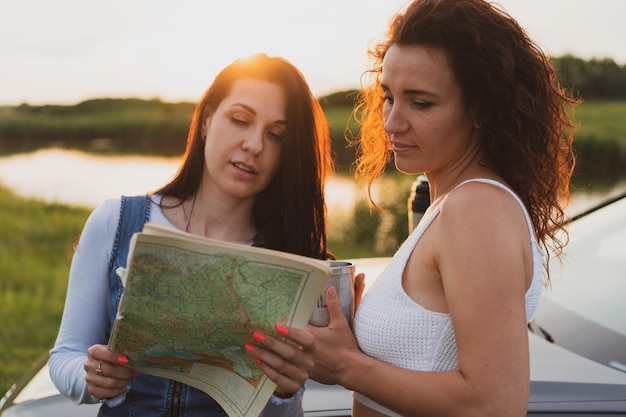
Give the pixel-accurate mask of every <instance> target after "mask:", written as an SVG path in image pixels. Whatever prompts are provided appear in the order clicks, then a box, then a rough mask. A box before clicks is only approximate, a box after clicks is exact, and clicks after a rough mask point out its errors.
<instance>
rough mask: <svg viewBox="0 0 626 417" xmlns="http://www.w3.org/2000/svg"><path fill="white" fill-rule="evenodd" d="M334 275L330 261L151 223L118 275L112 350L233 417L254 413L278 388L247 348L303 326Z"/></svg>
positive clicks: (137, 366) (133, 365) (141, 369)
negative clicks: (257, 336) (280, 327)
mask: <svg viewBox="0 0 626 417" xmlns="http://www.w3.org/2000/svg"><path fill="white" fill-rule="evenodd" d="M329 272H330V270H329V267H328V266H327V263H326V262H324V261H319V260H315V259H310V258H305V257H300V256H297V255H291V254H286V253H282V252H277V251H272V250H268V249H261V248H254V247H249V246H245V245H237V244H230V243H225V242H220V241H214V240H209V239H204V238H200V237H196V236H192V235H188V234H186V233H182V232H178V231H174V230H170V229H166V228H162V227H159V226H155V225H152V224H147V225H146V227H145V228H144V231H143V232H142V233H140V234H137V235H135V238H134V241H133V243H132V244H131V251H130V253H129V259H128V268H127V270H125V271H123V272H122V275H123V279H125V281H126V282H125V290H124V294H123V296H122V299H121V301H120V306H119V310H118V315H117V319H116V322H115V325H114V329H113V334H112V336H111V339H110V342H109V348H110V349H112V350H114V351H116V352H118V353H121V354H123V355H126V356H127V357H128V358H129V366H132V367H133V368H134V369H136V370H138V371H140V372H145V373H149V374H152V375H156V376H162V377H167V378H171V379H174V380H178V381H181V382H183V383H186V384H188V385H191V386H194V387H196V388H198V389H201V390H203V391H205V392H207V393H208V394H209V395H211V396H212V397H213V398H214V399H215V400H216V401H218V402H219V403H220V405H222V407H223V408H224V409H225V410H226V411H227V412H228V414H229V416H257V415H258V414H259V413H260V411H261V410H262V409H263V407H264V406H265V404H266V403H267V401H268V400H269V397H270V396H271V394H272V392H273V391H274V389H275V385H274V384H273V383H272V382H271V381H270V380H269V379H267V377H265V375H264V374H263V373H262V372H261V371H260V370H259V368H258V367H257V366H256V363H255V361H254V357H253V356H251V355H249V354H247V353H246V352H245V350H244V345H245V344H246V343H247V342H249V341H250V340H251V335H252V333H253V332H254V331H255V330H260V331H263V332H266V333H268V332H271V333H272V334H276V333H275V332H274V330H273V329H274V328H275V325H276V324H277V323H280V324H284V325H288V326H294V327H301V328H303V327H305V326H306V324H307V322H308V319H309V317H310V315H311V311H312V309H313V306H314V304H315V302H316V300H317V298H318V296H319V294H320V291H321V290H322V288H323V286H324V284H325V282H326V280H327V278H328V273H329ZM259 407H260V408H259Z"/></svg>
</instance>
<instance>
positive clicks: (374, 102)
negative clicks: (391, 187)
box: [352, 0, 580, 254]
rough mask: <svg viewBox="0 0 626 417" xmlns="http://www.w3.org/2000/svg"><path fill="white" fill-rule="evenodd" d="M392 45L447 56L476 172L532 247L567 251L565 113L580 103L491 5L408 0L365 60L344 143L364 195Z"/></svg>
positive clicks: (385, 159) (371, 176) (379, 159)
mask: <svg viewBox="0 0 626 417" xmlns="http://www.w3.org/2000/svg"><path fill="white" fill-rule="evenodd" d="M393 44H398V45H404V46H406V45H425V46H429V47H435V48H440V49H442V50H444V51H445V52H446V53H447V56H448V58H449V62H450V64H451V67H452V71H453V74H454V76H455V78H456V81H457V82H458V84H459V86H460V88H461V91H462V94H463V99H464V101H465V102H466V104H467V105H468V106H472V107H473V108H476V109H477V111H478V113H477V115H478V117H477V120H479V121H480V125H481V131H482V139H481V141H482V144H481V146H482V149H483V152H484V155H485V157H484V160H483V161H482V163H483V164H485V165H488V166H490V167H491V168H493V169H494V170H495V171H496V172H497V173H498V174H499V175H500V176H502V178H503V179H504V180H505V181H506V182H507V183H508V184H509V185H510V186H511V187H512V188H513V190H514V191H515V192H516V193H517V194H518V195H519V197H520V198H521V199H522V201H523V202H524V205H525V206H526V208H527V209H528V211H529V213H530V216H531V219H532V222H533V225H534V229H535V233H536V235H537V238H538V239H539V240H540V241H541V242H543V243H544V244H545V245H548V246H550V247H552V249H553V250H555V252H556V254H560V253H561V252H562V249H563V247H564V246H565V244H566V243H567V233H566V231H565V229H564V228H565V224H566V216H565V213H564V207H565V205H566V204H567V202H568V201H569V184H570V178H571V175H572V172H573V169H574V164H575V156H574V152H573V149H572V141H573V135H574V131H575V129H576V125H575V123H574V121H573V109H574V106H575V105H576V104H578V103H579V102H580V100H579V99H578V98H576V97H574V95H573V94H572V93H571V91H568V90H567V89H565V88H563V87H562V86H561V85H560V84H559V82H558V77H557V74H556V71H555V69H554V67H553V65H552V63H551V61H550V59H549V57H547V56H546V55H544V53H543V52H542V51H541V49H540V48H539V47H538V46H537V45H536V44H535V43H534V42H533V41H532V40H531V39H530V38H529V37H528V35H527V34H526V32H525V31H524V29H523V28H522V27H521V26H520V25H519V24H518V23H517V22H516V21H515V20H514V19H513V18H512V17H511V16H510V15H509V14H507V13H506V12H505V11H503V10H502V9H499V8H498V7H497V6H496V5H493V4H490V3H487V2H485V1H483V0H415V1H413V2H412V3H411V4H409V5H408V6H407V8H406V10H404V12H403V13H399V14H398V15H396V16H395V17H394V18H393V20H392V21H391V24H390V26H389V29H388V33H387V38H386V40H384V41H382V42H381V43H379V44H377V45H376V46H375V47H374V48H373V49H371V50H370V51H369V54H370V57H371V58H373V61H374V62H373V66H372V68H371V69H370V70H369V71H367V72H366V73H365V74H364V75H371V76H372V77H373V82H372V83H371V84H370V85H369V86H367V87H364V88H363V89H362V92H361V94H360V97H359V101H358V103H357V106H356V108H355V112H354V116H355V118H356V120H357V121H359V122H360V124H361V131H360V135H359V137H358V138H357V140H355V141H353V142H352V145H356V146H358V149H357V155H358V158H357V161H356V162H355V176H356V178H357V179H359V180H360V181H367V185H368V189H369V190H371V186H372V183H373V181H374V180H375V179H376V178H377V177H379V176H380V175H382V174H383V173H384V170H385V168H386V166H387V164H388V163H389V162H390V159H391V144H390V142H389V140H388V138H387V135H386V133H385V131H384V121H383V105H384V98H383V94H382V90H381V88H380V79H381V73H382V63H383V59H384V58H385V54H386V53H387V51H388V49H389V47H390V46H391V45H393ZM370 200H372V198H371V195H370ZM372 203H374V201H373V200H372ZM561 231H562V232H564V234H561V233H560V232H561Z"/></svg>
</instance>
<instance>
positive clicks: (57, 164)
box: [0, 149, 365, 215]
mask: <svg viewBox="0 0 626 417" xmlns="http://www.w3.org/2000/svg"><path fill="white" fill-rule="evenodd" d="M180 161H181V159H180V158H159V157H143V156H115V157H111V156H99V155H93V154H88V153H84V152H80V151H73V150H67V149H44V150H40V151H36V152H31V153H24V154H17V155H12V156H7V157H0V183H2V184H4V185H6V186H7V187H9V188H10V189H12V190H14V191H15V192H16V193H17V194H18V195H21V196H25V197H34V198H38V199H42V200H44V201H47V202H58V203H64V204H71V205H78V206H85V207H89V208H95V207H96V206H97V205H98V204H100V203H101V202H102V201H104V200H105V199H107V198H117V197H119V196H120V195H137V194H145V193H146V192H148V191H152V190H155V189H157V188H159V187H161V186H162V185H164V184H165V183H166V182H167V181H168V180H169V179H171V178H172V177H173V176H174V174H175V173H176V170H177V169H178V165H179V164H180ZM326 195H327V197H326V198H327V200H328V201H327V205H328V210H329V212H331V213H335V215H337V214H338V213H346V212H348V211H350V212H351V209H352V207H353V204H354V201H356V200H357V199H359V198H365V192H364V191H362V190H360V189H359V188H358V187H356V184H355V182H354V181H353V180H352V178H351V177H347V176H346V177H341V176H333V177H332V178H330V179H329V181H328V185H327V188H326Z"/></svg>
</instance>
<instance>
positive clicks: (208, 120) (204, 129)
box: [200, 116, 211, 143]
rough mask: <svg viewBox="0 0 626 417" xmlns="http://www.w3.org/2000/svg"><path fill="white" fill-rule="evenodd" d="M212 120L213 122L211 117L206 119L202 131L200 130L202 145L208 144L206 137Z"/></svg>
mask: <svg viewBox="0 0 626 417" xmlns="http://www.w3.org/2000/svg"><path fill="white" fill-rule="evenodd" d="M210 120H211V116H209V117H207V118H206V119H204V122H203V123H202V129H201V130H200V137H201V138H202V143H205V142H206V135H207V132H208V130H209V122H210Z"/></svg>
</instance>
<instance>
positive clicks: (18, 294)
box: [0, 187, 88, 394]
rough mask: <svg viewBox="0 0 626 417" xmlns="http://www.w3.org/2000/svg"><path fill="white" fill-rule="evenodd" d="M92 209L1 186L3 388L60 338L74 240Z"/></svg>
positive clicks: (0, 385) (0, 371) (0, 354)
mask: <svg viewBox="0 0 626 417" xmlns="http://www.w3.org/2000/svg"><path fill="white" fill-rule="evenodd" d="M87 216H88V211H87V210H86V209H81V208H73V207H69V206H64V205H59V204H46V203H43V202H40V201H36V200H31V199H24V198H19V197H17V196H16V195H15V194H13V193H12V192H10V191H9V190H8V189H6V188H4V187H0V277H1V280H0V321H1V322H2V323H3V324H4V325H3V329H2V332H0V345H1V346H2V350H1V351H0V393H1V394H4V392H5V391H6V390H7V389H8V388H9V387H10V386H11V385H12V384H13V383H14V382H16V381H17V380H18V379H19V377H21V376H22V375H23V374H24V372H26V371H27V370H28V369H29V368H30V367H31V366H32V364H33V363H34V362H35V361H36V360H37V359H38V358H40V357H41V355H42V354H43V353H44V352H45V351H46V350H48V349H49V348H50V347H51V346H52V344H53V343H54V339H55V337H56V333H57V331H58V326H59V322H60V318H61V313H62V310H63V303H64V301H65V291H66V288H67V277H68V273H69V267H70V262H71V257H72V253H73V243H74V241H75V239H76V238H77V236H78V235H79V233H80V231H81V229H82V226H83V224H84V222H85V220H86V219H87Z"/></svg>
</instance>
